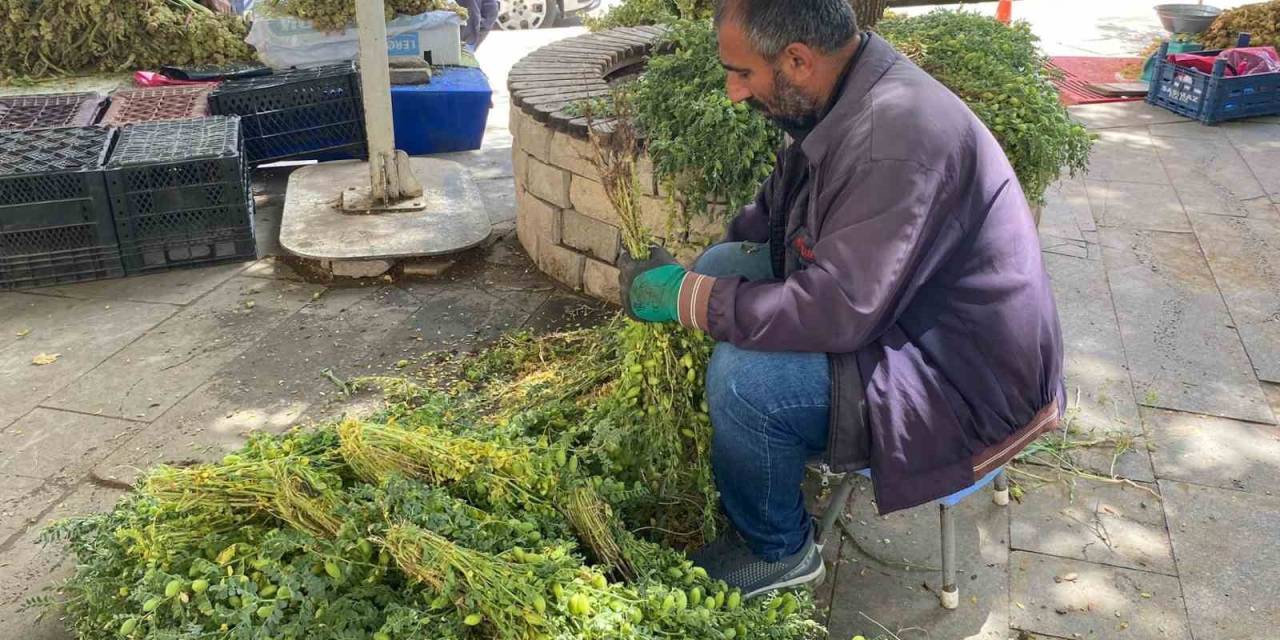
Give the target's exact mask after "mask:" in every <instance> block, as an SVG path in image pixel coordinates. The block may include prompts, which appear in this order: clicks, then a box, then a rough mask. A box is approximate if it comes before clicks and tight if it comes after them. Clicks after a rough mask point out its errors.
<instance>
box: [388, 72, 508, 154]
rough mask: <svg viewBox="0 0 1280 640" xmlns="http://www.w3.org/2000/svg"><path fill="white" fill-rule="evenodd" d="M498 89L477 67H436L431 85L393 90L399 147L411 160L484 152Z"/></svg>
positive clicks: (394, 87)
mask: <svg viewBox="0 0 1280 640" xmlns="http://www.w3.org/2000/svg"><path fill="white" fill-rule="evenodd" d="M492 100H493V89H491V88H490V87H489V79H488V78H487V77H485V75H484V72H483V71H481V70H479V69H475V68H472V67H445V68H444V69H443V70H440V69H439V68H437V69H436V70H435V74H434V75H433V76H432V77H431V82H430V83H429V84H423V85H397V86H393V87H391V113H392V118H393V120H394V122H395V132H396V148H397V149H402V150H404V152H405V153H408V154H409V155H411V156H421V155H427V154H431V153H448V152H451V151H472V150H474V149H479V148H480V144H481V142H483V141H484V128H485V123H486V122H488V120H489V109H490V108H491V107H492V104H493V102H492Z"/></svg>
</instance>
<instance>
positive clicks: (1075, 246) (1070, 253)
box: [1040, 233, 1089, 258]
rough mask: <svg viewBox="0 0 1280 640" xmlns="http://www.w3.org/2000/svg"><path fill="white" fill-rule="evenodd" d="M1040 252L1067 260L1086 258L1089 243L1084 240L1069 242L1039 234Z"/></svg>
mask: <svg viewBox="0 0 1280 640" xmlns="http://www.w3.org/2000/svg"><path fill="white" fill-rule="evenodd" d="M1040 250H1041V251H1043V252H1045V253H1051V254H1053V255H1057V256H1065V257H1067V258H1088V257H1089V243H1087V242H1085V241H1084V240H1071V239H1068V238H1059V237H1056V236H1051V235H1046V234H1045V233H1041V234H1040Z"/></svg>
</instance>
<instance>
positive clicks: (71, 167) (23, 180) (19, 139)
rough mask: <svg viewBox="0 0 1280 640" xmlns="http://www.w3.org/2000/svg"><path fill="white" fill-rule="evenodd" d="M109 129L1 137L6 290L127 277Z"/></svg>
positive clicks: (1, 283)
mask: <svg viewBox="0 0 1280 640" xmlns="http://www.w3.org/2000/svg"><path fill="white" fill-rule="evenodd" d="M112 135H113V132H112V130H110V129H107V128H103V127H73V128H62V129H35V130H27V131H0V289H16V288H24V287H36V286H45V285H54V284H64V283H69V282H80V281H84V280H96V279H100V278H110V277H119V276H122V275H124V271H123V269H122V268H121V261H120V250H119V245H118V243H117V239H116V229H115V225H114V224H113V222H112V217H111V205H110V199H109V197H108V195H107V187H106V182H105V180H104V178H103V171H102V167H103V163H104V162H105V160H106V157H107V152H108V150H109V149H110V146H111V139H112Z"/></svg>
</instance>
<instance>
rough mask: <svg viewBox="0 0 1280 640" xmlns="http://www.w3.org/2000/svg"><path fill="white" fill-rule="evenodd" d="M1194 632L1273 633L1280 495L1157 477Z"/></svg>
mask: <svg viewBox="0 0 1280 640" xmlns="http://www.w3.org/2000/svg"><path fill="white" fill-rule="evenodd" d="M1160 493H1161V494H1163V495H1164V500H1165V502H1164V509H1165V513H1166V514H1168V517H1169V530H1170V534H1171V535H1172V536H1173V554H1174V557H1176V558H1177V559H1178V575H1179V576H1181V578H1182V592H1183V594H1185V596H1186V599H1187V613H1188V615H1189V616H1190V618H1191V630H1192V633H1194V634H1195V637H1196V638H1205V639H1209V640H1218V639H1223V640H1226V639H1228V638H1231V639H1243V638H1274V637H1276V629H1277V628H1280V605H1277V604H1276V603H1277V602H1280V580H1277V579H1276V567H1278V566H1280V546H1277V545H1276V543H1275V542H1276V531H1280V497H1276V496H1265V495H1256V494H1250V493H1242V492H1239V491H1227V490H1223V489H1214V488H1210V487H1200V486H1196V485H1190V484H1183V483H1180V482H1169V481H1165V480H1161V481H1160Z"/></svg>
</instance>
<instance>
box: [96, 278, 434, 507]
mask: <svg viewBox="0 0 1280 640" xmlns="http://www.w3.org/2000/svg"><path fill="white" fill-rule="evenodd" d="M420 306H421V303H419V302H418V301H417V300H415V299H413V298H412V297H411V296H409V294H407V293H405V292H404V291H402V290H400V289H398V288H396V287H389V286H388V287H379V288H373V289H362V288H350V289H336V290H330V291H328V292H326V293H325V295H324V296H322V297H320V298H319V299H317V300H316V301H315V302H312V303H311V304H308V305H307V306H306V307H303V308H302V309H301V310H299V311H298V313H295V314H293V315H292V316H290V317H289V318H288V319H287V320H286V321H284V322H282V323H281V324H280V325H278V326H276V327H275V328H273V329H272V330H271V331H269V332H267V333H265V334H263V335H262V336H260V337H259V338H258V339H257V340H256V341H255V342H254V343H253V345H252V346H251V347H250V348H249V349H247V350H246V351H245V352H244V354H242V355H241V356H239V357H238V358H236V359H235V360H233V361H231V362H229V363H227V364H226V365H225V366H224V367H223V368H222V369H221V370H219V371H218V372H216V373H215V374H213V376H212V377H211V378H210V380H209V382H207V383H205V384H204V385H202V386H201V387H200V388H199V389H197V390H196V391H195V392H193V393H192V394H191V395H189V396H187V397H186V398H184V399H183V400H182V401H181V402H179V403H178V404H177V405H175V406H174V407H173V408H172V409H170V410H169V411H167V412H165V414H164V415H162V416H160V417H159V418H158V419H157V420H156V421H155V422H154V423H152V424H151V425H148V426H147V427H146V428H145V429H142V430H140V431H138V433H136V434H135V435H134V436H133V437H132V438H130V439H129V440H128V441H126V442H124V443H122V444H121V445H120V446H119V447H117V448H116V449H115V450H114V452H112V454H111V455H110V456H109V457H108V458H106V459H105V460H103V461H102V462H101V463H99V464H98V465H97V466H96V467H95V472H96V473H97V475H98V476H99V477H102V478H107V479H111V480H118V481H122V482H128V483H132V482H133V481H134V480H135V478H136V476H137V474H138V472H139V470H141V469H147V468H149V467H151V466H154V465H155V464H158V463H161V462H168V463H174V462H181V461H190V460H200V461H207V460H216V459H218V458H221V457H222V456H223V455H225V454H226V453H229V452H231V451H232V450H235V449H238V448H239V447H240V446H242V445H243V444H244V442H245V439H246V438H247V437H248V436H249V434H251V433H254V432H259V431H262V432H268V433H282V432H284V431H287V430H288V429H289V428H291V427H293V426H294V425H296V424H299V423H300V422H301V420H300V418H301V417H302V416H303V415H304V414H305V413H306V411H307V410H308V409H309V408H310V407H311V406H313V405H314V404H315V403H317V402H320V401H323V400H325V399H327V398H329V397H330V396H337V395H338V389H337V388H336V387H334V386H333V385H332V383H331V382H330V381H329V380H328V379H326V378H325V377H323V375H322V373H321V372H322V371H323V370H325V369H330V370H331V371H332V372H333V373H334V375H335V376H337V377H338V378H339V379H344V380H345V379H350V378H354V377H357V376H361V375H369V374H374V373H383V371H382V368H383V367H384V366H386V365H387V364H389V363H393V362H396V361H397V360H400V359H402V358H405V357H412V354H410V353H406V351H405V350H406V349H409V348H410V347H411V346H412V345H416V342H411V341H407V340H403V339H402V340H400V341H398V342H393V341H392V338H391V336H392V334H393V333H394V332H395V331H396V330H398V329H400V328H401V327H402V326H403V324H404V322H405V320H406V319H407V318H408V317H409V315H410V314H412V313H413V312H414V311H415V310H417V309H418V307H420ZM375 365H376V368H375Z"/></svg>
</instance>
